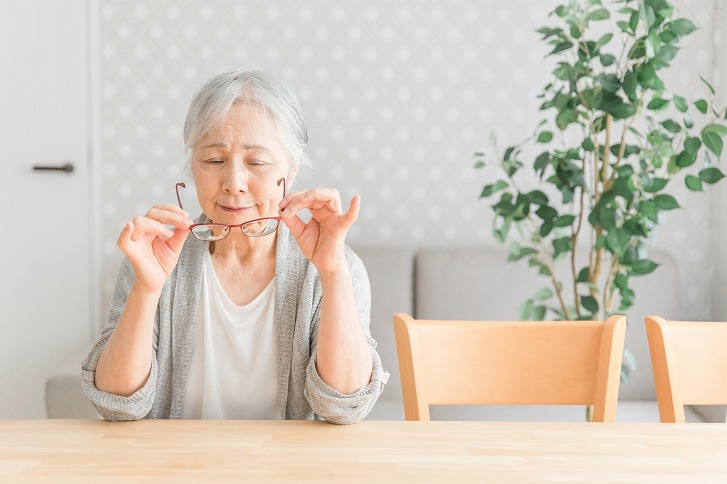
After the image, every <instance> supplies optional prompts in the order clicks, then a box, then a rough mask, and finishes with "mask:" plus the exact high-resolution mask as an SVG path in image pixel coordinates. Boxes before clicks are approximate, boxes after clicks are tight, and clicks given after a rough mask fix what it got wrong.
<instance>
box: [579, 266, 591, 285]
mask: <svg viewBox="0 0 727 484" xmlns="http://www.w3.org/2000/svg"><path fill="white" fill-rule="evenodd" d="M590 274H591V272H590V268H588V267H584V268H583V269H581V271H580V272H579V273H578V279H576V282H588V278H589V277H590Z"/></svg>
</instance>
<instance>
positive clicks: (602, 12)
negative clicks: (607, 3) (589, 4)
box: [586, 8, 611, 20]
mask: <svg viewBox="0 0 727 484" xmlns="http://www.w3.org/2000/svg"><path fill="white" fill-rule="evenodd" d="M610 17H611V14H610V13H609V12H608V10H606V9H605V8H599V9H598V10H594V11H593V12H590V13H589V14H588V16H587V17H586V18H588V20H606V19H607V18H610Z"/></svg>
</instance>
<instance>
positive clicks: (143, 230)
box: [131, 217, 174, 242]
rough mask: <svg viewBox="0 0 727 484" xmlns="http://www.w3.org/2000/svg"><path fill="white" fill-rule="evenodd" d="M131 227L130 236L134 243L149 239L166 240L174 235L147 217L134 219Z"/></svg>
mask: <svg viewBox="0 0 727 484" xmlns="http://www.w3.org/2000/svg"><path fill="white" fill-rule="evenodd" d="M133 225H134V230H133V232H132V234H131V240H132V241H134V242H135V241H138V240H141V239H143V238H149V237H151V238H152V239H153V238H154V237H161V238H162V239H167V238H169V237H171V236H172V235H174V232H172V231H171V230H169V229H168V228H166V227H165V226H164V225H162V224H161V223H159V222H158V221H156V220H153V219H150V218H147V217H134V220H133Z"/></svg>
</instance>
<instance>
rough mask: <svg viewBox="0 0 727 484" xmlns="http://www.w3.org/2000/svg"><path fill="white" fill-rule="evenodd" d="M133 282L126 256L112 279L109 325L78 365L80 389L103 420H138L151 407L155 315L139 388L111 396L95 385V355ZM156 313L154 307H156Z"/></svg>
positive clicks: (117, 318) (106, 340)
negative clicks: (144, 374) (146, 372)
mask: <svg viewBox="0 0 727 484" xmlns="http://www.w3.org/2000/svg"><path fill="white" fill-rule="evenodd" d="M133 282H134V270H133V268H132V267H131V263H129V261H128V259H126V258H125V259H124V261H123V262H122V264H121V269H120V270H119V276H118V278H117V280H116V287H115V289H114V293H113V297H112V299H111V308H110V309H109V317H108V321H109V324H108V325H107V326H106V328H104V329H103V331H102V332H101V336H100V337H99V338H98V340H97V341H96V343H95V344H94V345H93V347H92V348H91V351H90V353H89V354H88V356H86V358H85V359H84V360H83V363H82V365H81V380H82V386H83V390H84V392H85V393H86V396H88V398H89V400H90V401H91V403H93V404H94V405H95V407H96V409H97V410H98V412H99V414H100V415H101V416H102V417H103V418H104V419H106V420H112V421H121V420H139V419H142V418H144V417H145V416H146V415H147V414H148V413H149V411H150V410H151V407H152V404H153V403H154V398H155V393H156V380H157V361H156V346H157V340H158V314H157V317H156V318H155V319H156V321H155V324H154V339H153V341H154V342H153V348H152V350H153V355H152V360H151V373H150V374H149V378H148V380H147V382H146V383H145V384H144V386H143V387H141V388H140V389H139V390H137V391H136V392H134V393H133V394H132V395H129V396H128V397H124V396H121V395H114V394H111V393H107V392H104V391H101V390H99V389H98V388H97V387H96V366H97V365H98V360H99V357H100V356H101V352H102V351H103V349H104V347H105V346H106V343H107V342H108V340H109V338H110V337H111V334H113V332H114V329H115V328H116V325H117V324H118V322H119V319H121V314H122V313H123V311H124V307H125V306H126V299H127V298H128V296H129V291H130V290H131V286H132V284H133ZM157 312H158V310H157Z"/></svg>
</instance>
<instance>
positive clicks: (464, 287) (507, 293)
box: [47, 246, 724, 421]
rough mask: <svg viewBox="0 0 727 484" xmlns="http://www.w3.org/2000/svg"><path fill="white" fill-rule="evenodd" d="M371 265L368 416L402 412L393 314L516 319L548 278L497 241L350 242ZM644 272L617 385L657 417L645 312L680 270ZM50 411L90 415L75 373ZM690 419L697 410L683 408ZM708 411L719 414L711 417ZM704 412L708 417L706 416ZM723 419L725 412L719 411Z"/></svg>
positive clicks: (662, 309)
mask: <svg viewBox="0 0 727 484" xmlns="http://www.w3.org/2000/svg"><path fill="white" fill-rule="evenodd" d="M354 250H355V251H356V252H357V253H358V254H359V256H360V257H361V259H362V260H363V261H364V264H365V266H366V268H367V271H368V273H369V278H370V280H371V290H372V301H373V302H372V308H371V311H372V314H371V332H372V334H373V336H374V338H375V339H376V340H377V341H378V344H379V346H378V349H379V353H380V355H381V358H382V360H383V364H384V367H385V368H386V369H387V370H388V371H389V372H390V373H391V378H390V380H389V383H388V385H387V386H386V389H385V391H384V393H383V394H382V396H381V398H380V400H379V402H378V403H377V405H376V407H375V408H374V410H373V412H372V413H371V415H370V416H369V417H368V418H370V419H381V420H397V419H403V418H404V410H403V406H402V399H401V381H400V379H399V371H398V361H397V353H396V343H395V341H394V332H393V322H392V315H393V314H394V313H397V312H402V313H408V314H412V315H413V316H414V317H419V318H431V319H482V320H517V319H518V311H519V306H520V303H521V302H522V300H523V299H524V298H525V297H529V296H530V295H532V294H534V293H535V292H536V291H537V290H538V289H539V288H541V287H543V286H545V285H546V283H547V280H546V279H544V278H542V277H539V276H537V275H536V274H535V272H534V270H532V269H530V268H528V267H527V264H525V263H524V262H515V263H511V262H507V261H506V259H507V250H506V249H505V248H503V247H499V246H498V247H484V246H478V247H429V248H420V249H417V250H414V249H411V248H404V247H373V246H354ZM652 258H654V259H655V260H657V261H658V262H660V263H661V266H660V267H659V268H658V269H657V271H656V272H655V273H653V274H651V275H650V276H647V277H642V278H634V279H633V286H634V289H635V291H636V295H637V299H636V303H635V305H634V307H633V308H632V309H631V310H629V311H628V314H627V316H628V318H629V327H628V330H627V334H626V347H627V348H628V349H629V350H630V351H631V352H632V353H633V355H634V357H635V358H636V363H637V366H638V368H637V370H636V371H635V372H634V374H633V375H632V376H631V381H630V382H629V383H628V384H626V385H622V386H621V390H620V403H619V410H618V419H619V420H624V421H658V411H657V408H656V402H655V398H656V397H655V393H654V385H653V380H652V374H651V363H650V357H649V349H648V344H647V340H646V331H645V327H644V316H646V315H648V314H659V315H661V316H664V317H666V318H672V319H677V318H679V316H680V313H679V278H678V274H677V267H676V264H675V261H674V260H673V259H672V258H671V257H669V256H668V255H666V254H664V253H658V252H655V253H653V254H652ZM47 390H48V394H47V408H48V415H49V416H50V417H83V416H93V415H95V410H94V409H93V408H91V407H90V404H88V403H87V402H86V401H85V398H84V396H83V394H82V392H81V391H80V381H79V380H78V378H76V377H75V376H71V377H59V378H53V379H51V380H50V381H49V382H48V385H47ZM431 413H432V418H433V419H456V420H467V419H482V420H555V421H569V420H582V419H583V417H584V415H585V412H584V410H583V409H582V408H578V407H500V406H494V407H456V406H453V407H434V408H432V411H431ZM688 414H689V415H688V418H689V419H691V420H697V421H699V420H702V419H703V417H702V416H701V415H700V414H697V413H695V412H693V411H691V412H688ZM711 418H718V419H719V418H720V417H719V416H717V417H711ZM711 418H710V419H711ZM721 418H722V419H724V416H722V417H721Z"/></svg>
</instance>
